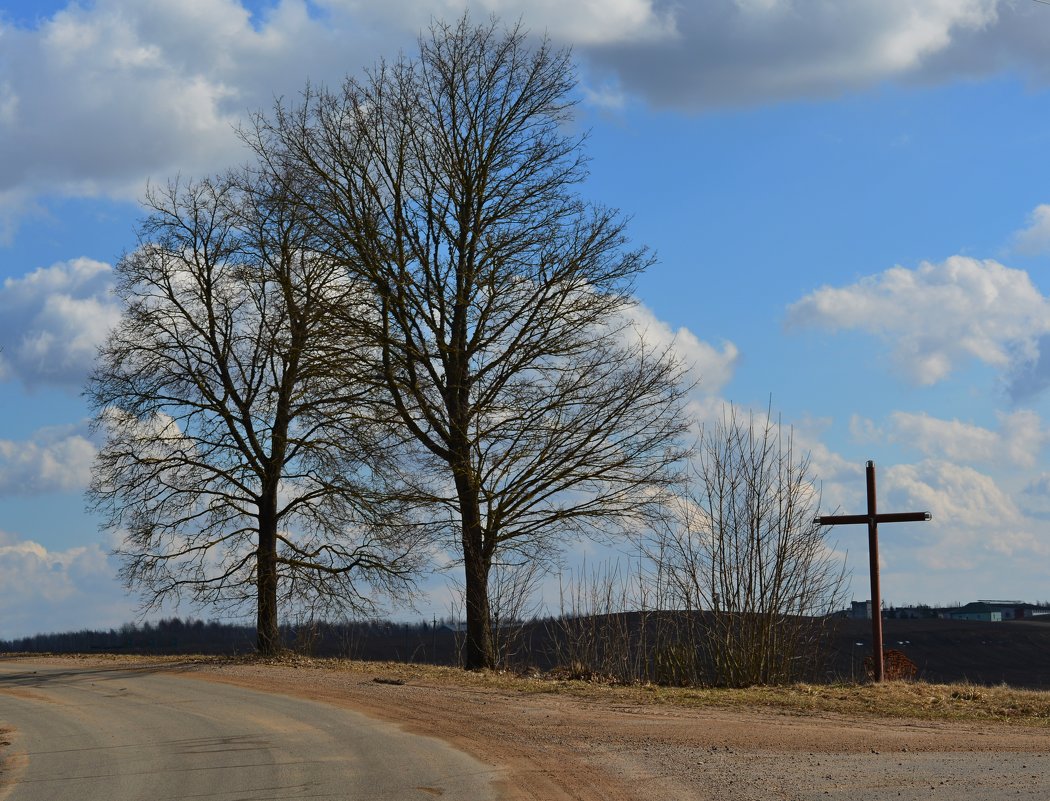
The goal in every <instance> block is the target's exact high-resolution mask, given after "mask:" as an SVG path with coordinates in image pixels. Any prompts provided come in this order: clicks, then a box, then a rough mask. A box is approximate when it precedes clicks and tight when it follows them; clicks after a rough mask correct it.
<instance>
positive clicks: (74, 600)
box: [0, 531, 134, 638]
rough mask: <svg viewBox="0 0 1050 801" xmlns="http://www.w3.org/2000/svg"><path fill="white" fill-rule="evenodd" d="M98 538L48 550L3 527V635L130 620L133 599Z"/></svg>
mask: <svg viewBox="0 0 1050 801" xmlns="http://www.w3.org/2000/svg"><path fill="white" fill-rule="evenodd" d="M115 577H116V565H115V563H114V562H113V560H112V559H111V558H109V557H107V555H106V553H105V552H104V551H103V550H102V548H101V547H100V546H99V545H98V544H95V543H93V544H90V545H84V546H78V547H72V548H67V549H65V550H49V549H48V548H47V547H45V546H44V545H42V544H40V543H39V542H35V541H33V540H30V539H23V538H20V537H18V536H16V535H14V534H11V533H8V532H4V531H0V587H3V588H4V591H3V592H0V638H10V637H20V636H28V635H32V634H37V633H43V632H48V631H68V630H76V629H82V628H96V627H97V628H105V627H109V626H114V625H119V624H120V623H122V622H125V621H127V620H130V619H131V618H132V616H133V614H134V604H133V603H131V602H129V601H128V600H127V599H126V598H125V596H124V593H123V590H122V589H121V587H120V584H119V582H118V581H117V580H116V578H115Z"/></svg>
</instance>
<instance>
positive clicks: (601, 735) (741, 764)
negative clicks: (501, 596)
mask: <svg viewBox="0 0 1050 801" xmlns="http://www.w3.org/2000/svg"><path fill="white" fill-rule="evenodd" d="M196 675H197V676H199V677H200V678H207V679H209V680H215V681H227V682H233V683H237V684H243V685H245V686H250V687H255V688H263V687H265V688H268V689H270V690H272V691H280V692H290V693H293V694H295V695H301V696H303V697H308V698H314V699H319V700H326V701H329V702H331V703H335V704H347V705H349V706H351V707H353V708H355V709H359V710H362V711H365V712H367V713H368V714H370V715H375V716H377V717H380V718H383V719H386V720H392V721H399V722H401V723H402V725H405V726H408V727H410V728H411V729H412V730H414V731H418V732H422V733H426V734H430V735H433V736H437V737H441V738H443V739H445V740H448V741H449V742H452V743H453V744H455V745H456V746H457V747H459V748H461V749H463V750H464V751H466V752H468V753H470V754H473V755H474V756H476V757H477V758H479V759H480V760H482V761H483V762H487V763H489V764H492V765H502V766H504V767H505V768H507V769H508V771H509V773H508V775H509V776H510V780H509V782H508V786H507V787H506V797H507V799H508V801H526V800H528V801H532V800H535V801H540V800H541V799H543V800H545V801H560V800H561V799H579V801H591V800H592V799H593V801H599V799H600V800H601V801H621V800H622V801H628V800H630V801H648V800H649V799H652V800H653V801H656V800H657V799H659V800H660V801H667V799H698V801H707V800H708V799H710V800H711V801H766V800H767V799H790V800H791V801H795V800H796V799H799V800H802V799H805V801H809V800H810V799H829V798H830V799H836V798H840V799H847V798H849V799H856V798H861V797H863V798H865V799H866V800H870V799H875V801H881V799H887V800H888V799H894V801H897V800H898V799H915V801H919V799H923V800H924V801H925V799H930V798H944V799H951V801H1002V799H1004V798H1007V797H1009V798H1017V799H1031V801H1036V799H1038V800H1039V801H1046V799H1048V798H1050V731H1048V730H1045V729H1026V728H1022V727H1013V726H1011V727H1007V726H998V725H995V726H985V725H976V724H951V723H943V722H928V721H900V720H894V721H877V720H864V721H856V720H849V719H845V718H835V717H828V716H798V715H794V716H792V715H784V714H774V713H761V712H741V711H739V710H710V709H707V710H693V709H681V708H675V707H668V706H637V705H626V704H623V703H622V702H621V703H619V704H617V703H615V702H614V703H609V702H604V701H601V700H589V699H580V698H574V697H571V696H567V695H559V694H535V693H523V692H508V691H505V690H497V689H488V688H480V689H479V688H476V687H448V686H444V685H442V684H433V683H430V682H428V681H427V680H426V679H422V680H421V679H411V678H410V679H408V680H407V683H406V684H404V685H391V684H381V683H377V682H376V681H375V680H374V679H375V678H384V677H383V675H382V674H377V673H376V672H375V671H373V672H371V673H370V672H368V671H367V670H360V669H352V670H330V669H302V668H289V667H283V666H269V665H235V666H227V667H223V668H222V669H221V670H217V671H216V670H211V669H205V670H202V671H197V672H196Z"/></svg>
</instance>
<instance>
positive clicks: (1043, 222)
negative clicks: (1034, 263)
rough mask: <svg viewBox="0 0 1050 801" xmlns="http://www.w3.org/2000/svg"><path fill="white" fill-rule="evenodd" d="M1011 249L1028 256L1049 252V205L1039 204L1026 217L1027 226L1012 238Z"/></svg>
mask: <svg viewBox="0 0 1050 801" xmlns="http://www.w3.org/2000/svg"><path fill="white" fill-rule="evenodd" d="M1013 247H1014V248H1015V249H1016V250H1018V251H1019V252H1021V253H1026V254H1029V255H1034V254H1039V253H1046V252H1047V251H1050V203H1041V204H1039V205H1038V206H1036V207H1035V208H1034V209H1033V210H1032V213H1031V214H1029V215H1028V225H1027V226H1025V227H1024V228H1022V229H1021V230H1020V231H1018V232H1017V233H1016V234H1014V236H1013Z"/></svg>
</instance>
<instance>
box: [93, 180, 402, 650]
mask: <svg viewBox="0 0 1050 801" xmlns="http://www.w3.org/2000/svg"><path fill="white" fill-rule="evenodd" d="M147 206H148V212H149V213H148V216H147V217H146V218H145V220H144V222H143V223H142V226H141V233H140V242H139V245H138V247H137V249H136V250H134V251H133V252H132V253H129V254H128V255H126V256H125V257H124V258H122V259H121V260H120V262H119V264H118V265H117V268H116V273H117V284H116V293H117V296H118V297H119V299H120V301H121V303H122V304H123V316H122V318H121V321H120V323H119V325H118V327H117V328H116V330H115V331H114V332H113V333H112V335H111V336H110V338H109V340H108V342H107V343H106V344H105V346H104V347H103V348H102V350H101V352H100V355H99V358H98V362H97V366H96V369H95V372H94V375H93V377H92V379H91V381H90V383H89V385H88V392H87V394H88V396H89V397H90V399H91V401H92V403H93V405H94V407H95V409H96V410H97V418H96V419H97V425H98V427H99V428H100V429H101V430H102V431H103V432H104V434H105V444H104V446H103V447H102V449H101V452H100V453H99V455H98V458H97V460H96V464H95V469H94V476H93V481H92V484H91V488H90V490H89V497H90V498H91V499H92V500H93V501H94V503H95V505H96V506H97V507H98V508H99V509H100V510H101V511H102V512H103V513H104V514H105V516H106V522H107V525H108V526H109V527H110V528H111V529H113V530H115V531H117V532H118V533H120V534H121V535H122V536H123V544H122V546H121V547H120V548H119V550H118V552H119V553H120V555H121V556H122V557H123V568H122V577H123V579H124V581H125V583H126V584H127V585H128V586H129V588H131V589H136V590H139V591H140V592H141V593H142V595H143V600H144V604H145V605H146V607H147V608H149V607H151V606H154V605H158V604H161V603H163V602H165V601H171V600H177V599H180V598H182V597H187V598H188V599H190V600H192V601H193V602H195V603H197V604H204V605H216V606H219V607H243V606H245V605H248V606H250V605H251V604H254V605H255V607H256V612H257V621H258V648H259V650H260V651H261V652H263V653H272V652H274V651H275V650H277V649H278V648H279V647H280V641H279V630H278V603H279V601H281V602H283V603H286V604H292V605H298V606H300V608H301V607H302V605H304V604H305V605H309V606H310V607H311V608H313V609H321V610H325V611H328V610H331V609H333V608H336V609H345V608H346V607H347V605H349V606H351V607H361V606H368V605H369V604H370V603H371V601H372V600H373V595H372V592H373V590H375V589H377V588H378V589H381V590H387V591H393V592H399V591H404V590H406V589H408V588H409V585H410V582H411V577H412V571H413V568H414V561H413V560H414V559H416V558H417V557H418V556H419V554H418V553H417V552H416V551H415V550H414V547H413V546H414V544H415V538H416V532H417V529H416V528H414V527H413V526H411V525H409V524H408V521H406V520H404V519H403V517H402V515H401V510H402V509H403V507H400V506H398V507H394V506H393V505H392V503H390V502H389V497H388V495H387V493H386V492H385V491H384V487H383V480H382V475H383V473H382V468H383V464H382V457H383V455H384V454H388V453H390V443H389V442H388V441H387V440H386V439H385V434H384V432H385V429H383V428H382V427H380V426H378V425H376V415H375V411H374V406H373V407H370V406H369V405H368V398H367V385H354V384H350V385H348V384H347V383H346V375H347V373H348V371H349V369H350V368H352V367H353V365H354V364H356V363H357V362H359V361H360V359H361V358H362V356H361V352H360V350H362V349H361V348H359V347H357V346H356V345H355V343H357V342H358V341H359V340H357V339H355V336H354V333H353V332H351V331H348V330H346V329H345V328H343V327H341V326H340V325H339V320H341V319H344V318H345V317H346V313H347V312H348V311H352V310H353V309H354V308H356V307H357V306H358V305H359V303H360V302H361V298H360V293H359V292H358V291H357V290H356V289H355V288H354V287H353V285H352V284H351V283H350V282H349V281H348V280H347V277H346V274H345V271H344V270H343V269H342V268H341V267H340V266H338V265H336V264H333V263H332V262H331V260H329V259H326V258H324V257H323V256H320V255H318V253H317V252H316V249H315V248H313V247H312V246H311V242H310V238H309V236H308V235H307V232H306V231H307V229H306V228H305V227H304V226H303V224H302V214H301V209H299V207H298V206H297V205H296V204H295V203H294V202H292V201H291V199H290V197H289V196H288V195H287V194H286V193H285V192H284V189H283V186H282V185H281V184H280V183H279V182H274V181H268V180H266V179H264V178H262V177H260V176H259V175H252V174H250V173H249V172H247V171H245V172H242V173H240V174H237V175H233V174H231V175H229V176H226V177H223V178H217V179H213V180H202V181H197V182H192V183H188V184H182V185H180V184H179V183H174V184H171V185H169V186H168V187H167V189H166V190H161V191H153V192H151V193H150V194H149V196H148V201H147ZM336 308H337V309H338V310H339V314H334V313H333V309H336ZM362 386H364V387H365V389H364V391H362ZM402 523H403V524H404V525H401V524H402Z"/></svg>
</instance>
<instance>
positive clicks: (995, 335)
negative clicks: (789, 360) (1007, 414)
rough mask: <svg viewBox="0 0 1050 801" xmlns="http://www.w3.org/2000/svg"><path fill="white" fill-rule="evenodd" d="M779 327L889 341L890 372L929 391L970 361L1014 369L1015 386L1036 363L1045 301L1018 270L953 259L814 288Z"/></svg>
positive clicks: (1046, 328) (1049, 310) (1049, 305)
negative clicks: (895, 370)
mask: <svg viewBox="0 0 1050 801" xmlns="http://www.w3.org/2000/svg"><path fill="white" fill-rule="evenodd" d="M787 325H788V327H789V328H794V329H801V328H818V329H823V330H828V331H840V330H848V329H857V330H861V331H865V332H867V333H870V334H874V335H876V336H879V337H881V338H882V339H884V340H887V341H891V342H892V343H893V361H894V363H895V365H896V367H897V368H898V369H899V370H900V371H901V372H902V373H903V374H904V375H905V376H906V377H907V378H908V379H910V380H911V381H912V382H914V383H916V384H920V385H931V384H935V383H937V382H938V381H941V380H942V379H944V378H946V377H948V375H950V374H951V373H952V372H953V371H955V370H958V369H960V368H961V367H963V366H965V365H966V364H968V363H970V362H972V361H978V362H983V363H985V364H988V365H991V366H993V367H995V368H997V369H1000V370H1003V371H1004V372H1007V373H1009V372H1012V371H1017V370H1020V371H1021V373H1019V374H1018V376H1017V377H1016V378H1015V379H1014V382H1015V383H1017V382H1019V381H1021V380H1022V374H1025V373H1027V372H1030V370H1031V367H1030V366H1031V365H1035V364H1036V363H1037V361H1038V359H1039V354H1040V352H1041V347H1040V339H1041V337H1043V336H1045V335H1046V334H1047V333H1048V332H1050V302H1048V300H1047V298H1045V297H1044V296H1043V294H1042V293H1041V292H1040V291H1039V290H1038V289H1037V288H1036V287H1035V285H1034V284H1033V283H1032V281H1031V279H1030V278H1029V276H1028V274H1027V273H1026V272H1024V271H1023V270H1015V269H1011V268H1009V267H1005V266H1003V265H1002V264H999V263H998V262H996V261H992V260H980V259H972V258H968V257H965V256H953V257H951V258H949V259H947V260H946V261H944V262H941V263H939V264H932V263H929V262H924V263H922V264H921V265H920V266H919V267H918V268H917V269H915V270H909V269H906V268H904V267H893V268H891V269H889V270H886V271H885V272H883V273H879V274H878V275H873V276H868V277H866V278H863V279H862V280H860V281H859V282H857V283H855V284H851V285H850V286H846V287H841V288H836V287H830V286H824V287H821V288H820V289H818V290H816V291H815V292H812V293H810V294H809V295H807V296H806V297H804V298H802V299H801V300H799V301H798V302H796V303H794V304H792V305H791V306H790V307H789V308H788V313H787ZM1026 365H1029V367H1026Z"/></svg>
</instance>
